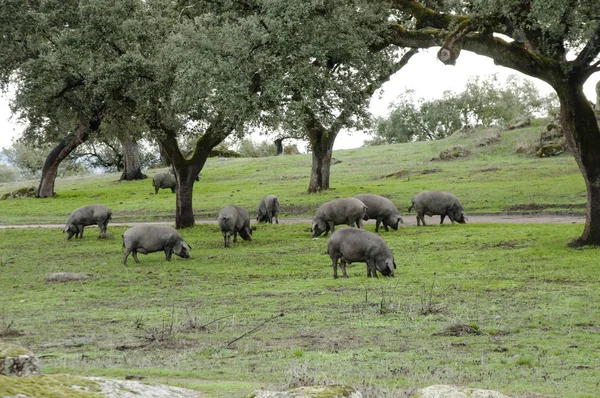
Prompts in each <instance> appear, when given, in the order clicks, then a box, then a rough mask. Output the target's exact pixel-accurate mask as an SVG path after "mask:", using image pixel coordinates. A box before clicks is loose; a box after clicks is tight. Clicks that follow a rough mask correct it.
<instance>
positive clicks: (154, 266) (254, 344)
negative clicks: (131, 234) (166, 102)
mask: <svg viewBox="0 0 600 398" xmlns="http://www.w3.org/2000/svg"><path fill="white" fill-rule="evenodd" d="M542 129H543V126H542V125H541V124H539V125H534V126H533V127H532V128H530V129H524V130H518V131H511V132H503V133H502V134H501V136H500V141H499V142H497V143H495V144H493V145H490V146H479V145H478V144H477V142H478V140H479V139H480V138H481V136H482V135H485V134H489V133H490V132H485V131H484V132H478V133H477V135H478V136H460V135H455V136H453V137H450V138H449V139H446V140H440V141H436V142H427V143H413V144H401V145H391V146H384V147H374V148H361V149H354V150H347V151H337V152H334V157H335V158H337V159H339V160H341V161H342V163H339V164H337V165H334V166H332V186H334V187H335V189H334V190H331V191H328V192H322V193H320V194H317V195H308V194H306V193H305V191H306V187H307V185H308V177H309V176H308V173H309V171H310V155H296V156H284V157H277V158H258V159H211V160H210V162H208V164H207V165H206V167H205V169H204V170H203V171H202V175H201V179H200V182H199V183H196V186H195V193H194V203H195V208H196V217H197V220H198V221H200V220H214V219H216V214H217V213H218V211H219V209H220V208H222V207H223V206H224V205H226V204H230V203H231V204H238V205H241V206H245V207H247V208H248V210H249V211H250V213H251V216H252V214H255V212H256V206H257V205H258V202H259V201H260V199H261V198H262V197H263V196H264V195H265V194H267V193H274V194H276V195H278V196H279V198H280V200H281V203H282V211H281V214H280V218H281V219H284V218H286V217H287V218H292V217H295V218H303V217H310V216H312V214H313V213H314V211H315V210H316V208H317V207H318V206H319V205H320V204H321V203H323V202H325V201H328V200H331V199H333V198H337V197H345V196H352V195H354V194H357V193H361V192H371V193H378V194H382V195H386V196H388V197H389V198H390V199H392V200H393V201H394V202H395V203H396V204H397V205H398V207H399V208H400V210H401V211H402V212H406V208H407V207H408V206H409V204H410V198H411V197H412V195H414V194H415V193H417V192H419V191H421V190H423V189H440V190H447V191H451V192H453V193H455V194H456V195H457V196H458V197H459V198H460V199H461V201H462V203H463V205H464V207H465V210H466V212H467V214H477V213H504V212H511V211H517V210H518V211H528V212H536V211H541V210H544V211H550V212H581V211H582V209H583V208H582V205H583V204H584V203H585V189H584V185H583V181H582V178H581V175H580V172H579V170H578V168H577V166H576V165H575V162H574V161H573V159H572V158H571V157H569V156H560V157H556V158H550V159H537V158H533V157H529V156H525V155H518V154H515V152H514V149H515V147H516V146H517V145H521V144H522V143H523V142H525V141H527V140H529V142H534V141H535V140H536V134H538V133H539V132H540V131H541V130H542ZM458 144H460V145H464V146H467V147H468V148H469V149H470V150H471V152H472V154H471V156H469V157H468V158H461V159H457V160H454V161H449V162H440V161H431V160H430V159H431V158H432V157H434V156H435V155H437V153H439V151H440V150H442V149H445V148H447V147H449V146H452V145H458ZM153 173H154V171H149V172H148V174H149V175H152V174H153ZM117 178H118V175H116V174H113V175H101V176H92V177H91V176H86V177H77V178H69V179H65V180H59V181H58V182H57V186H56V192H57V196H56V198H53V199H15V200H8V201H2V202H0V223H1V224H39V223H55V224H64V221H65V220H66V217H67V215H68V214H69V213H70V211H72V210H73V209H75V208H77V207H79V206H81V205H83V204H89V203H104V204H106V205H107V206H109V207H110V208H111V209H112V210H113V213H114V215H113V222H115V223H117V222H124V223H128V222H134V221H136V222H139V221H149V222H150V221H170V220H172V219H173V214H174V203H175V196H174V195H172V194H171V193H170V191H167V190H165V191H161V192H159V194H158V195H154V194H153V188H152V186H151V181H150V179H147V180H145V181H138V182H131V183H129V182H128V183H120V182H117V181H116V179H117ZM20 186H23V183H20V184H13V185H10V186H9V185H6V184H3V185H2V186H0V193H4V192H8V191H10V190H11V189H14V188H17V187H20ZM405 217H411V218H413V217H414V214H410V215H405ZM426 219H427V221H428V222H430V223H431V224H432V225H430V226H428V227H420V228H417V227H412V226H411V227H400V228H399V230H398V231H390V232H387V233H386V232H381V234H380V235H381V236H382V237H383V238H384V239H385V240H386V242H387V243H388V245H389V246H390V247H391V248H392V249H393V252H394V255H395V258H396V263H397V264H398V269H397V270H396V277H395V278H382V277H380V278H378V279H374V278H370V279H367V278H366V266H365V264H362V263H356V264H352V265H351V266H349V267H348V273H349V276H350V277H349V278H348V279H337V280H334V279H333V277H332V268H331V262H330V259H329V257H328V256H327V254H326V244H327V243H326V242H327V239H326V238H323V237H321V238H319V239H316V240H312V239H310V232H309V228H310V225H309V223H307V222H306V223H305V222H299V223H290V224H283V223H282V224H279V225H265V224H259V225H257V230H256V231H255V232H254V235H253V241H252V242H244V241H242V240H238V243H237V244H233V245H232V247H231V248H230V249H225V248H223V240H222V237H221V234H220V232H219V230H218V227H217V226H216V225H214V224H204V223H198V225H197V226H196V227H194V228H192V229H186V230H182V231H180V232H181V234H182V236H183V237H184V238H185V240H186V241H187V242H188V243H189V244H190V245H191V247H192V251H191V253H190V254H191V258H190V259H189V260H184V259H181V258H179V257H176V256H174V257H173V259H172V260H171V261H170V262H168V263H167V262H166V261H165V259H164V254H163V253H153V254H150V255H148V256H143V255H141V256H140V261H141V262H140V264H134V263H133V262H130V263H128V265H127V266H124V265H123V264H122V263H121V260H122V253H123V249H122V247H121V239H120V235H121V234H122V233H123V232H124V231H125V230H126V228H127V227H125V226H115V225H113V226H111V224H109V226H108V232H109V234H111V235H113V236H114V237H115V239H106V240H99V239H97V235H98V229H97V228H96V227H88V228H87V229H86V233H85V235H84V238H83V239H82V240H75V239H74V240H72V241H69V242H67V241H65V239H64V235H62V234H61V230H62V228H25V229H16V228H15V229H2V230H0V237H1V239H2V244H1V245H0V292H1V294H0V338H1V339H2V340H4V341H8V342H12V343H17V344H21V345H24V346H26V347H28V348H30V349H31V350H32V351H34V352H35V353H36V354H37V355H38V356H39V357H40V358H41V359H42V365H43V366H42V370H43V372H44V373H46V374H60V373H69V374H75V375H94V376H108V377H116V378H123V377H134V378H143V381H144V382H149V383H154V382H160V383H165V384H171V385H176V386H183V387H187V388H192V389H196V390H198V391H199V392H201V393H203V394H204V396H207V397H232V396H235V397H242V396H245V395H246V394H248V393H250V392H252V391H253V390H255V389H258V388H284V387H286V386H291V385H314V384H323V383H333V382H335V383H343V384H349V385H353V386H355V387H357V388H359V389H361V390H362V391H363V392H365V395H366V396H369V397H403V396H406V394H407V393H408V392H410V391H413V389H415V388H419V387H424V386H428V385H431V384H441V383H443V384H456V385H463V386H473V387H478V388H489V389H494V390H498V391H500V392H502V393H504V394H507V395H510V396H515V397H539V396H544V397H594V396H597V394H598V391H600V385H599V384H598V383H599V380H600V323H599V321H598V319H599V315H600V302H599V299H598V292H599V289H600V274H599V273H598V261H597V258H598V251H597V249H594V248H586V249H582V250H573V249H569V248H568V247H567V244H568V242H569V241H570V240H572V239H573V238H576V237H578V236H579V234H580V233H581V230H582V225H543V224H541V225H538V224H535V225H534V224H526V225H506V224H503V225H501V224H466V225H441V226H440V225H437V222H438V220H439V218H438V217H433V218H426ZM366 228H367V229H368V230H371V231H373V230H374V228H375V226H374V222H373V221H370V222H368V223H367V226H366ZM53 272H79V273H84V274H88V275H89V276H90V277H89V278H88V279H86V280H84V281H81V282H71V283H49V282H46V281H45V277H46V276H47V275H48V274H50V273H53ZM2 393H3V391H2V386H1V383H0V395H2Z"/></svg>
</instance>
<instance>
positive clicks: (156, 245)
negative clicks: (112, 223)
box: [122, 225, 192, 264]
mask: <svg viewBox="0 0 600 398" xmlns="http://www.w3.org/2000/svg"><path fill="white" fill-rule="evenodd" d="M122 236H123V247H124V248H125V253H124V254H123V264H127V256H129V253H131V255H132V256H133V260H134V261H135V262H136V263H139V260H138V258H137V254H138V253H142V254H148V253H154V252H159V251H164V252H165V256H166V257H167V261H170V260H171V256H172V255H173V253H175V254H176V255H178V256H179V257H182V258H190V254H189V252H188V250H192V248H191V247H190V245H188V244H187V243H186V242H185V241H184V240H183V238H182V237H181V235H179V232H177V231H175V229H173V228H171V227H167V226H166V225H136V226H135V227H131V228H129V229H128V230H127V231H125V233H123V235H122Z"/></svg>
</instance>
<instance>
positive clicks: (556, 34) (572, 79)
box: [381, 0, 600, 246]
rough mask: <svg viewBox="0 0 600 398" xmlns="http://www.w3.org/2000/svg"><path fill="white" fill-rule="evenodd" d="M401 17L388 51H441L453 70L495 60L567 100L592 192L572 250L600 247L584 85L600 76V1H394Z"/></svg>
mask: <svg viewBox="0 0 600 398" xmlns="http://www.w3.org/2000/svg"><path fill="white" fill-rule="evenodd" d="M390 11H391V13H392V15H393V16H395V17H397V19H396V20H394V19H393V18H391V19H388V20H386V21H385V22H383V24H384V25H385V26H387V27H388V33H387V38H386V40H385V41H384V42H383V43H382V44H381V48H385V47H386V46H387V45H396V46H401V47H411V48H427V47H434V46H439V47H440V50H439V52H438V54H437V57H438V59H439V60H440V61H442V62H443V63H445V64H448V65H453V64H454V63H455V62H456V60H457V59H458V57H459V56H460V54H461V52H462V51H463V50H466V51H472V52H474V53H476V54H479V55H483V56H486V57H489V58H492V59H493V60H494V62H495V63H496V64H497V65H501V66H504V67H507V68H511V69H514V70H516V71H519V72H521V73H524V74H526V75H529V76H532V77H535V78H537V79H540V80H542V81H544V82H546V83H548V84H549V85H550V86H551V87H552V88H553V89H554V90H555V91H556V94H557V96H558V99H559V101H560V123H561V127H562V130H563V132H564V134H565V136H566V138H567V142H568V143H569V146H570V148H571V151H572V153H573V155H574V157H575V160H576V161H577V164H578V165H579V168H580V170H581V172H582V175H583V178H584V181H585V184H586V187H587V209H586V222H585V226H584V230H583V234H582V235H581V237H579V238H578V239H577V240H575V241H573V242H572V245H574V246H579V245H599V244H600V129H599V127H598V123H597V122H596V117H595V114H594V111H593V109H592V106H591V104H590V102H589V101H588V99H587V98H586V97H585V95H584V92H583V84H584V83H585V82H586V81H587V80H588V79H589V78H590V76H591V75H592V74H593V73H595V72H598V71H600V57H599V54H600V9H599V8H598V5H597V1H595V0H582V1H577V2H575V1H563V0H547V1H545V2H544V3H543V6H541V3H539V2H534V1H530V0H505V1H502V2H491V1H484V0H475V1H453V2H427V3H425V2H418V1H415V0H393V1H392V2H391V7H390Z"/></svg>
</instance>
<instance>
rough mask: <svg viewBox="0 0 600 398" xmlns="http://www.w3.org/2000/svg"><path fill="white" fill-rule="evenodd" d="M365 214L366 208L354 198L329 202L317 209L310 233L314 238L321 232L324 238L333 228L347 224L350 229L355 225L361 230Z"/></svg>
mask: <svg viewBox="0 0 600 398" xmlns="http://www.w3.org/2000/svg"><path fill="white" fill-rule="evenodd" d="M366 214H367V206H366V205H365V204H364V203H363V202H361V201H360V200H358V199H356V198H342V199H335V200H331V201H329V202H326V203H324V204H322V205H321V207H319V208H318V209H317V212H316V214H315V216H314V217H313V221H312V226H311V228H310V232H311V233H312V237H313V238H316V237H317V236H319V235H321V234H322V233H323V232H325V236H327V234H328V233H329V231H331V232H334V231H335V226H336V225H340V224H348V226H350V227H353V226H354V224H356V225H357V227H358V228H362V226H363V219H364V218H365V216H366Z"/></svg>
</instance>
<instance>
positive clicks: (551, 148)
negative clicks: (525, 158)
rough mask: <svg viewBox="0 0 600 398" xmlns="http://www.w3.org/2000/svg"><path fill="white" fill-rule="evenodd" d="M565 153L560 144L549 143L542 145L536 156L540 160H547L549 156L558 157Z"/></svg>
mask: <svg viewBox="0 0 600 398" xmlns="http://www.w3.org/2000/svg"><path fill="white" fill-rule="evenodd" d="M564 152H565V148H564V146H563V145H561V144H557V143H555V142H550V143H548V144H545V145H542V146H541V147H540V148H539V149H538V150H537V152H536V155H537V156H539V157H541V158H547V157H549V156H558V155H561V154H563V153H564Z"/></svg>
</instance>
